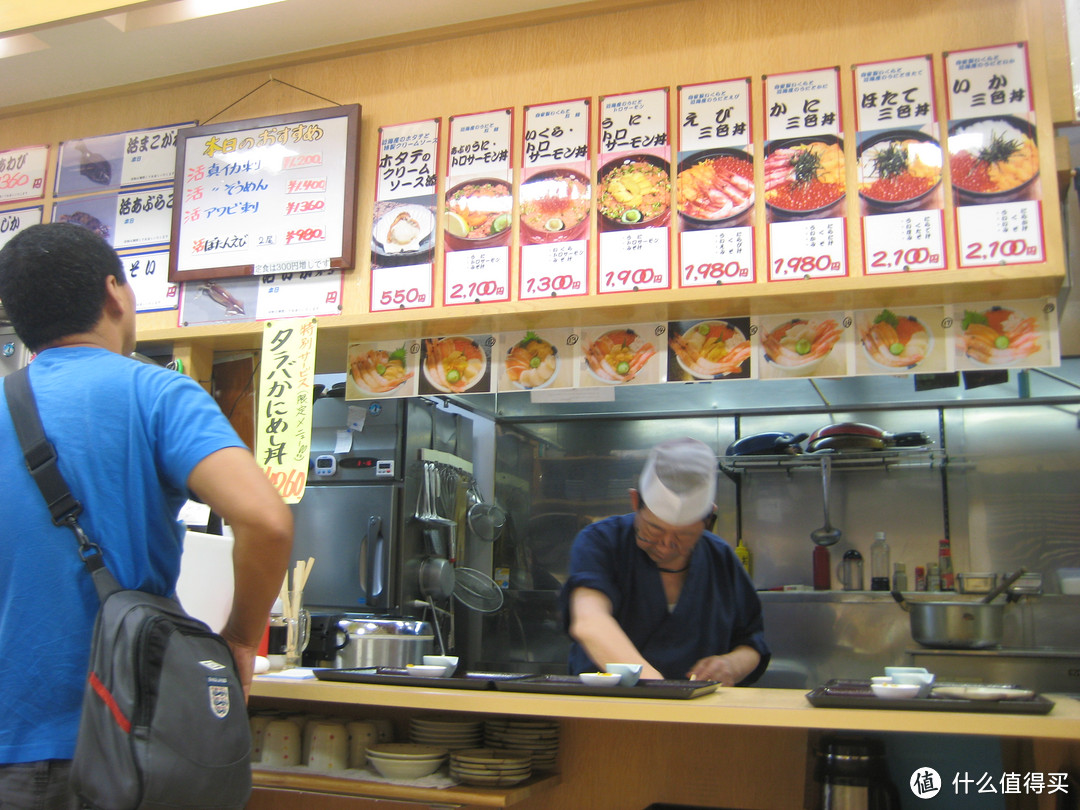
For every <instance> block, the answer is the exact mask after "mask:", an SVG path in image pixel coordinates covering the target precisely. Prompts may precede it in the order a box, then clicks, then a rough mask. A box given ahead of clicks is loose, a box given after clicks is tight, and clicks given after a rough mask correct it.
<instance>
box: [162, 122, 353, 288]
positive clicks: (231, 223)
mask: <svg viewBox="0 0 1080 810" xmlns="http://www.w3.org/2000/svg"><path fill="white" fill-rule="evenodd" d="M359 123H360V106H359V105H358V104H351V105H346V106H342V107H330V108H327V109H322V110H312V111H308V112H299V113H290V114H285V115H278V116H270V117H267V118H256V119H249V120H246V121H234V122H231V123H223V124H210V125H207V126H199V127H188V128H186V129H181V130H180V131H179V133H178V142H177V152H176V176H175V180H174V196H175V200H176V204H175V206H174V208H173V224H172V242H171V246H170V250H169V259H170V265H169V280H170V281H189V280H206V279H217V278H231V277H237V276H249V275H253V274H254V275H265V274H279V273H300V272H306V271H316V270H330V269H335V270H342V269H349V268H351V267H352V266H353V257H354V253H355V248H356V239H355V230H356V161H357V154H358V151H359V149H358V129H359Z"/></svg>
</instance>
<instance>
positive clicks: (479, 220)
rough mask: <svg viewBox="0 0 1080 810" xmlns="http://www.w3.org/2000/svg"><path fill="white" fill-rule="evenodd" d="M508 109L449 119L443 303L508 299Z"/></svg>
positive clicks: (510, 210)
mask: <svg viewBox="0 0 1080 810" xmlns="http://www.w3.org/2000/svg"><path fill="white" fill-rule="evenodd" d="M512 130H513V116H512V110H510V109H499V110H494V111H492V112H484V113H476V114H473V115H455V116H452V117H451V118H450V135H449V144H448V147H447V148H448V152H449V157H448V160H447V165H448V169H447V171H448V174H447V179H446V208H445V210H444V213H443V219H444V221H443V247H444V251H445V257H444V263H443V306H451V305H454V304H482V303H490V302H493V301H508V300H510V239H511V236H512V235H513V224H514V195H513V184H512V180H513V167H512V166H511V163H510V144H511V142H512Z"/></svg>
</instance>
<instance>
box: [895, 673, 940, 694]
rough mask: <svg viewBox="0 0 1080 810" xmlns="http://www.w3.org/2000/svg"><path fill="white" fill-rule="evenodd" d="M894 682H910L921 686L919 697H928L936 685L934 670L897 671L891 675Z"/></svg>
mask: <svg viewBox="0 0 1080 810" xmlns="http://www.w3.org/2000/svg"><path fill="white" fill-rule="evenodd" d="M890 677H891V678H892V682H893V683H909V684H915V685H916V686H917V687H919V697H926V696H927V695H929V694H930V689H931V687H933V685H934V674H933V673H932V672H897V673H895V674H893V675H892V676H890Z"/></svg>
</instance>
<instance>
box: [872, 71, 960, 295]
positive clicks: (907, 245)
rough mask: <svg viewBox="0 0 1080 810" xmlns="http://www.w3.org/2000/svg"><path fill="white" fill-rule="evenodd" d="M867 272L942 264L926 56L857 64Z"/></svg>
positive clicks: (936, 142) (940, 192) (941, 196)
mask: <svg viewBox="0 0 1080 810" xmlns="http://www.w3.org/2000/svg"><path fill="white" fill-rule="evenodd" d="M853 72H854V74H855V98H856V104H855V110H856V116H857V119H858V128H859V131H858V135H857V139H856V143H857V147H856V155H857V157H858V161H859V163H858V177H859V213H860V214H861V216H862V229H863V267H864V268H865V273H866V274H867V275H882V274H887V273H904V272H911V271H915V270H940V269H942V268H944V267H945V264H946V262H945V241H944V230H945V223H944V214H943V210H942V209H943V207H944V204H945V191H944V187H943V184H942V169H941V166H942V158H941V142H940V139H939V134H938V122H937V115H936V112H935V108H934V73H933V63H932V62H931V60H930V57H929V56H916V57H912V58H910V59H899V60H895V61H890V62H871V63H868V64H863V65H855V67H854V68H853Z"/></svg>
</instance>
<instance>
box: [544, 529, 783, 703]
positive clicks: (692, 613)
mask: <svg viewBox="0 0 1080 810" xmlns="http://www.w3.org/2000/svg"><path fill="white" fill-rule="evenodd" d="M579 587H586V588H593V589H594V590H597V591H602V592H603V593H604V594H606V595H607V597H608V599H610V600H611V606H612V612H613V615H614V617H615V620H616V621H617V622H618V623H619V626H620V627H622V629H623V631H624V632H625V633H626V635H627V636H628V637H629V638H630V641H632V642H633V643H634V646H635V647H637V649H638V652H640V653H641V654H642V655H643V656H644V657H645V660H646V661H648V662H649V663H650V664H652V665H653V666H654V667H656V669H658V670H659V671H660V673H661V674H662V675H663V676H664V677H665V678H671V679H681V678H685V677H686V673H687V672H689V671H690V668H691V667H693V665H694V664H695V663H697V662H698V661H700V660H701V659H702V658H706V657H707V656H710V655H723V654H724V653H728V652H730V651H731V650H733V649H734V648H735V647H738V646H740V645H743V644H745V645H748V646H750V647H753V648H754V649H755V650H757V651H758V652H759V653H761V662H760V663H759V664H758V666H757V668H756V669H755V670H754V671H753V672H752V673H750V675H749V676H747V677H746V679H745V680H743V681H742V683H743V684H749V683H753V682H754V681H756V680H757V679H758V678H759V677H761V674H762V673H763V672H764V671H765V668H766V667H767V666H768V665H769V658H770V656H771V653H770V652H769V648H768V646H767V645H766V644H765V633H764V624H763V622H762V619H761V601H760V600H759V599H758V596H757V591H755V590H754V583H753V581H752V580H751V579H750V577H749V575H748V574H747V573H746V569H744V568H743V567H742V565H741V564H740V563H739V560H738V558H737V557H736V556H735V552H734V551H732V549H731V547H730V546H728V544H727V543H725V542H724V541H723V540H721V539H720V538H719V537H717V536H716V535H714V534H712V533H710V532H705V534H703V535H702V537H701V539H700V540H699V541H698V543H697V545H696V546H694V550H693V552H691V555H690V570H689V571H688V572H687V575H686V582H685V583H684V584H683V588H682V592H681V593H680V594H679V601H678V603H677V604H676V605H675V609H674V610H670V611H669V610H668V605H667V597H666V596H665V594H664V585H663V582H662V581H661V579H660V572H659V571H658V570H657V568H656V564H655V563H653V561H652V560H650V559H649V556H648V555H647V554H646V553H645V552H644V551H642V550H641V549H640V548H638V546H637V542H636V541H635V538H634V516H633V514H629V515H619V516H616V517H610V518H606V519H604V520H601V521H598V522H596V523H593V524H592V525H590V526H586V527H585V528H584V529H582V530H581V532H580V533H579V534H578V536H577V537H576V538H574V544H573V546H572V547H571V549H570V573H569V576H568V577H567V580H566V584H565V585H564V586H563V590H562V594H561V603H562V609H563V622H564V628H568V627H569V615H570V611H569V604H570V593H571V592H572V591H573V590H574V589H575V588H579ZM605 663H608V662H605V661H591V660H590V659H589V656H588V655H587V654H586V653H585V650H584V649H583V648H582V646H581V645H580V644H578V643H577V642H573V643H571V645H570V672H571V674H577V673H580V672H591V671H596V670H598V669H600V668H601V667H602V666H603V665H604V664H605Z"/></svg>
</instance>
